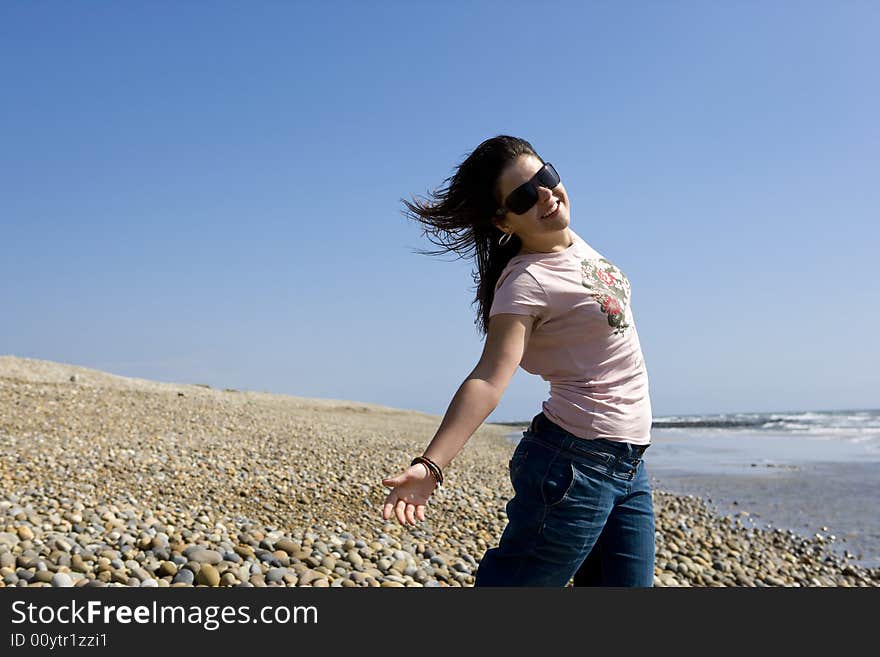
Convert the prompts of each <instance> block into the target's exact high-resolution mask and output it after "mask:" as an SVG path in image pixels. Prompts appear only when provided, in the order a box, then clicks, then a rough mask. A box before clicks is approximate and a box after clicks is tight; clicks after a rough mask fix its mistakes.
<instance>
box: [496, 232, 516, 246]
mask: <svg viewBox="0 0 880 657" xmlns="http://www.w3.org/2000/svg"><path fill="white" fill-rule="evenodd" d="M511 235H513V233H504V235H502V236H501V238H500V239H499V240H498V246H504V245H505V244H507V243H508V242H509V241H510V237H511Z"/></svg>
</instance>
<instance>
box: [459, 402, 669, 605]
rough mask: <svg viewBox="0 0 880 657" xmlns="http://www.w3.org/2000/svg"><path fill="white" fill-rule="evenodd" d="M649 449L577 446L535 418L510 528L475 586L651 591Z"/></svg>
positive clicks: (521, 453)
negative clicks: (646, 455)
mask: <svg viewBox="0 0 880 657" xmlns="http://www.w3.org/2000/svg"><path fill="white" fill-rule="evenodd" d="M645 449H646V446H639V445H633V444H631V443H621V442H614V441H610V440H605V439H596V440H585V439H583V438H578V437H577V436H574V435H573V434H571V433H569V432H568V431H566V430H565V429H563V428H561V427H560V426H558V425H556V424H554V423H553V422H550V420H548V419H547V418H546V416H544V414H543V413H539V414H538V415H536V416H535V418H534V419H533V420H532V424H531V426H529V429H528V430H527V431H525V432H524V433H523V438H522V440H521V441H520V443H519V445H517V448H516V451H514V453H513V458H512V459H511V460H510V480H511V483H512V484H513V488H514V492H515V494H514V496H513V498H512V499H511V500H510V501H509V502H508V503H507V518H508V524H507V527H505V529H504V532H503V533H502V535H501V541H500V544H499V545H498V547H496V548H490V549H489V550H487V551H486V553H485V554H484V555H483V558H482V560H481V561H480V566H479V568H478V569H477V574H476V581H475V583H474V586H557V587H562V586H565V585H566V584H568V582H569V581H570V580H571V579H572V578H574V584H575V586H642V587H648V586H652V585H653V583H654V508H653V504H652V501H651V486H650V483H649V481H648V474H647V472H646V471H645V465H644V462H643V461H642V458H641V457H642V454H643V453H644V451H645Z"/></svg>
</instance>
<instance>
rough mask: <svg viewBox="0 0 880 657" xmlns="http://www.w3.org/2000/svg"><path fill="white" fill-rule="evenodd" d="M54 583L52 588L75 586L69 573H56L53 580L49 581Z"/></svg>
mask: <svg viewBox="0 0 880 657" xmlns="http://www.w3.org/2000/svg"><path fill="white" fill-rule="evenodd" d="M49 581H50V582H51V583H52V586H58V587H71V586H73V580H72V579H71V578H70V575H68V574H67V573H55V574H54V575H52V578H51V579H50V580H49Z"/></svg>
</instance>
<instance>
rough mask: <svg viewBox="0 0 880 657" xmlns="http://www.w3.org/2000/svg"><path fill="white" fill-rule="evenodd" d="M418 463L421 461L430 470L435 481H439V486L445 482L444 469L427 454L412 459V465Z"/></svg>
mask: <svg viewBox="0 0 880 657" xmlns="http://www.w3.org/2000/svg"><path fill="white" fill-rule="evenodd" d="M416 463H421V464H422V465H424V466H425V467H426V468H427V469H428V472H430V473H431V476H432V477H433V478H434V481H436V482H437V485H438V486H440V485H442V484H443V471H442V470H441V469H440V466H439V465H437V464H436V463H434V461H432V460H431V459H429V458H428V457H427V456H417V457H415V458H414V459H413V460H412V463H410V465H415V464H416Z"/></svg>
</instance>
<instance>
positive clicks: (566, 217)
mask: <svg viewBox="0 0 880 657" xmlns="http://www.w3.org/2000/svg"><path fill="white" fill-rule="evenodd" d="M542 166H544V164H543V162H541V160H539V159H538V158H537V157H535V156H534V155H520V156H519V157H518V158H517V159H516V160H514V161H513V162H511V163H510V164H509V165H507V167H505V168H504V170H503V171H502V172H501V175H500V176H499V177H498V184H497V188H498V194H499V196H500V199H499V201H500V202H501V203H503V202H504V200H505V199H506V198H507V196H508V195H509V194H510V193H511V192H512V191H513V190H515V189H516V188H517V187H519V186H520V185H522V184H523V183H524V182H527V181H529V180H531V179H532V178H533V177H534V175H535V174H536V173H537V172H538V171H539V170H540V169H541V167H542ZM560 177H561V174H560ZM557 204H558V206H559V207H558V209H557V210H556V211H555V212H553V213H552V214H551V215H549V216H545V215H547V213H548V212H551V211H552V210H553V208H554V207H556V205H557ZM493 223H495V225H496V226H498V227H499V228H501V229H502V230H504V231H505V232H507V233H510V232H513V233H516V235H517V237H519V238H520V239H521V240H522V242H523V246H525V247H526V248H527V249H528V248H529V244H530V243H532V244H534V239H535V238H538V239H539V240H541V241H542V242H546V238H547V237H549V236H550V235H551V234H553V233H559V232H562V231H564V230H565V229H566V228H568V225H569V223H571V215H570V213H569V205H568V194H567V193H566V192H565V186H564V185H563V184H562V182H561V181H560V183H559V184H558V185H556V187H554V188H553V189H552V190H551V189H547V188H546V187H538V202H537V203H535V205H533V206H532V207H531V208H530V209H529V210H527V211H526V212H525V213H523V214H514V213H512V212H509V211H508V212H505V214H504V216H500V217H496V218H494V219H493Z"/></svg>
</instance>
